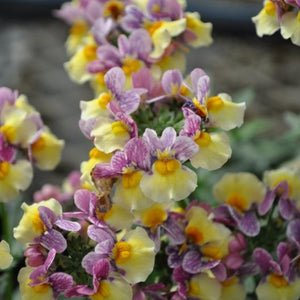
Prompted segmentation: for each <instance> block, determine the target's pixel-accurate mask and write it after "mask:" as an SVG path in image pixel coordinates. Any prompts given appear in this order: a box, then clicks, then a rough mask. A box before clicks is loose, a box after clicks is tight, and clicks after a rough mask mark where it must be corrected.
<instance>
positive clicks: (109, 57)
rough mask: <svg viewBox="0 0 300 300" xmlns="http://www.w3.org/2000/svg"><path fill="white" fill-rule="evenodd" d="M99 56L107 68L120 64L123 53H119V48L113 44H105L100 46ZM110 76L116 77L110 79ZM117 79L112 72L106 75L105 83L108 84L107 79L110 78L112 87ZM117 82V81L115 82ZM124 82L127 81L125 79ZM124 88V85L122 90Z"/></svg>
mask: <svg viewBox="0 0 300 300" xmlns="http://www.w3.org/2000/svg"><path fill="white" fill-rule="evenodd" d="M97 57H98V59H99V60H100V61H102V62H103V63H104V64H105V66H106V68H107V69H109V68H113V67H116V66H119V65H120V59H121V55H120V53H119V50H118V49H117V48H116V47H114V46H112V45H103V46H100V47H98V49H97ZM108 72H109V71H108ZM106 74H107V73H106ZM106 74H105V75H106ZM110 76H112V77H114V78H113V79H112V81H110V79H109V77H110ZM105 78H106V79H105ZM115 79H116V78H115V76H114V75H112V74H110V75H109V76H108V77H106V76H104V81H105V83H106V84H107V80H108V81H109V82H110V83H109V85H111V84H112V87H114V85H113V83H114V82H115ZM115 83H117V82H115ZM124 83H125V81H124ZM107 87H108V86H107ZM123 88H124V85H123V86H122V90H123ZM108 89H110V88H108ZM111 91H112V93H113V94H115V93H114V92H113V90H111Z"/></svg>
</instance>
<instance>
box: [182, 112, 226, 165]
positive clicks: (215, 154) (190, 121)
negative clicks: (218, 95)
mask: <svg viewBox="0 0 300 300" xmlns="http://www.w3.org/2000/svg"><path fill="white" fill-rule="evenodd" d="M183 114H184V117H185V124H184V129H183V130H181V131H180V135H181V136H188V137H190V138H193V140H194V141H195V143H196V144H197V145H198V147H199V148H198V151H197V153H196V154H195V155H194V156H193V157H191V159H190V161H191V164H192V166H193V167H195V168H199V167H202V168H204V169H207V170H215V169H218V168H220V167H221V166H222V165H223V164H224V163H225V162H226V161H227V160H228V159H229V158H230V156H231V147H230V143H229V138H228V136H227V135H226V134H225V133H223V132H220V133H219V132H213V133H209V132H207V131H204V130H201V118H200V116H198V115H197V114H195V113H194V112H193V111H192V110H190V109H188V108H183Z"/></svg>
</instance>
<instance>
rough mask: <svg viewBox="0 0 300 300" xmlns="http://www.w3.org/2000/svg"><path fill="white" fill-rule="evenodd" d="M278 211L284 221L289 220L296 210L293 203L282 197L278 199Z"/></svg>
mask: <svg viewBox="0 0 300 300" xmlns="http://www.w3.org/2000/svg"><path fill="white" fill-rule="evenodd" d="M278 209H279V212H280V215H281V216H282V217H283V218H284V219H285V220H291V219H292V218H293V216H294V213H295V211H296V208H295V206H294V204H293V202H292V201H291V200H289V199H287V198H283V197H281V198H280V199H279V203H278Z"/></svg>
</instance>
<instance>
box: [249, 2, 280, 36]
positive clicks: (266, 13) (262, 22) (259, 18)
mask: <svg viewBox="0 0 300 300" xmlns="http://www.w3.org/2000/svg"><path fill="white" fill-rule="evenodd" d="M252 21H253V22H254V24H255V26H256V33H257V35H258V36H259V37H262V36H263V35H264V34H267V35H271V34H273V33H275V32H276V31H277V30H278V29H279V27H280V25H279V21H278V18H277V13H276V5H275V2H274V1H271V0H265V1H264V8H263V9H262V10H261V11H260V12H259V13H258V15H256V16H255V17H253V18H252Z"/></svg>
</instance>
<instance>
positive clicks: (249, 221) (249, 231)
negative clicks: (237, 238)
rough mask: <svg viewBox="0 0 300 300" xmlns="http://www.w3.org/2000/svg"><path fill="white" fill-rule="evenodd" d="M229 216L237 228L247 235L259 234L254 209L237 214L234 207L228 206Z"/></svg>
mask: <svg viewBox="0 0 300 300" xmlns="http://www.w3.org/2000/svg"><path fill="white" fill-rule="evenodd" d="M229 211H230V214H231V216H232V217H233V218H234V220H235V221H236V222H237V225H238V228H239V229H240V230H241V231H242V232H243V233H244V234H246V235H247V236H256V235H258V234H259V231H260V226H259V221H258V219H257V217H256V215H255V212H254V211H246V212H245V214H244V215H243V216H241V215H239V213H238V212H236V211H235V209H234V208H232V207H229Z"/></svg>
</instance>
